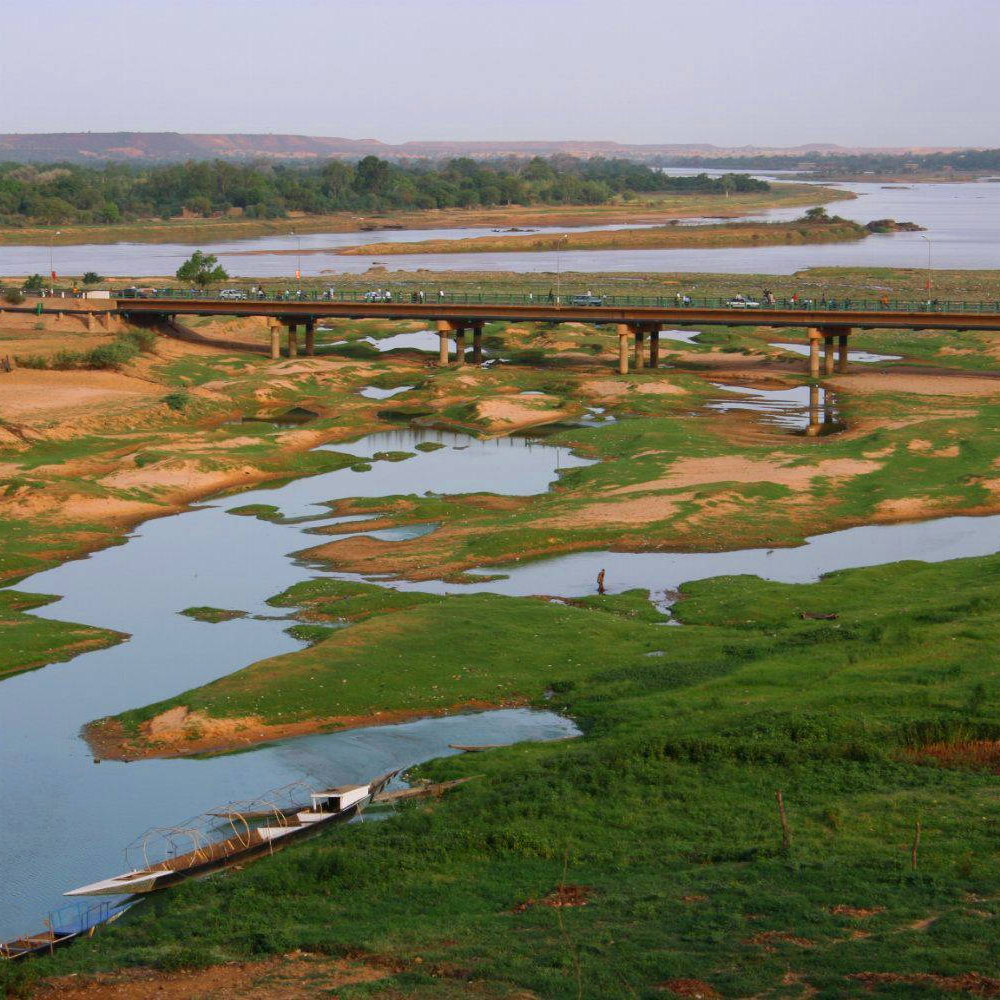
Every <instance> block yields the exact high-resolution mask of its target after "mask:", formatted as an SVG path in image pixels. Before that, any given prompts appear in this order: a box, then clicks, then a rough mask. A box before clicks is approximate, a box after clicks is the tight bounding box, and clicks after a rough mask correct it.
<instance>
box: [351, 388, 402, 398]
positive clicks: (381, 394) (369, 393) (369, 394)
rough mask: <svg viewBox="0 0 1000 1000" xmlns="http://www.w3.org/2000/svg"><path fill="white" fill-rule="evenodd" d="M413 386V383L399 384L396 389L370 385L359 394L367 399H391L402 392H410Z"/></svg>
mask: <svg viewBox="0 0 1000 1000" xmlns="http://www.w3.org/2000/svg"><path fill="white" fill-rule="evenodd" d="M412 388H413V386H412V385H397V386H396V388H395V389H380V388H379V387H378V386H377V385H369V386H366V387H365V388H364V389H362V390H361V392H360V393H359V395H362V396H365V397H366V398H367V399H391V398H392V397H393V396H398V395H399V394H400V393H402V392H409V391H410V390H411V389H412Z"/></svg>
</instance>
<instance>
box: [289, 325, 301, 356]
mask: <svg viewBox="0 0 1000 1000" xmlns="http://www.w3.org/2000/svg"><path fill="white" fill-rule="evenodd" d="M288 356H289V357H290V358H297V357H298V356H299V324H298V323H289V324H288Z"/></svg>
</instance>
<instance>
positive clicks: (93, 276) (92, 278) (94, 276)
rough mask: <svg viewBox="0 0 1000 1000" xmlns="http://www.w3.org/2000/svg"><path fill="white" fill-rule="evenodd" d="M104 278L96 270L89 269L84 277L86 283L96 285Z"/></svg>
mask: <svg viewBox="0 0 1000 1000" xmlns="http://www.w3.org/2000/svg"><path fill="white" fill-rule="evenodd" d="M103 280H104V279H103V278H102V277H101V276H100V275H99V274H98V273H97V272H96V271H87V273H86V274H84V276H83V278H82V281H83V283H84V284H85V285H96V284H97V283H98V282H99V281H103Z"/></svg>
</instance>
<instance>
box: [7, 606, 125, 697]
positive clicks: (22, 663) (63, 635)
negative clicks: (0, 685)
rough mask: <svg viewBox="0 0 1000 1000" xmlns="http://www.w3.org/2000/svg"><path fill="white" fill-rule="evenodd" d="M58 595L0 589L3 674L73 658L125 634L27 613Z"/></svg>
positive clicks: (110, 644) (99, 647)
mask: <svg viewBox="0 0 1000 1000" xmlns="http://www.w3.org/2000/svg"><path fill="white" fill-rule="evenodd" d="M58 599H59V598H58V597H48V596H45V595H42V594H22V593H19V592H18V591H15V590H0V637H2V638H0V678H3V677H10V676H11V675H13V674H16V673H20V672H21V671H23V670H33V669H34V668H35V667H41V666H44V665H45V664H47V663H60V662H62V661H64V660H71V659H73V657H74V656H78V655H79V654H80V653H84V652H87V651H88V650H92V649H101V648H102V647H104V646H113V645H114V644H115V643H117V642H121V641H122V640H123V639H124V638H125V636H123V635H121V634H120V633H118V632H112V631H110V630H109V629H103V628H91V627H90V626H88V625H74V624H71V623H69V622H61V621H50V620H49V619H48V618H36V617H35V616H34V615H31V614H27V613H26V612H30V611H33V610H34V609H35V608H42V607H45V605H46V604H51V603H52V602H53V601H57V600H58Z"/></svg>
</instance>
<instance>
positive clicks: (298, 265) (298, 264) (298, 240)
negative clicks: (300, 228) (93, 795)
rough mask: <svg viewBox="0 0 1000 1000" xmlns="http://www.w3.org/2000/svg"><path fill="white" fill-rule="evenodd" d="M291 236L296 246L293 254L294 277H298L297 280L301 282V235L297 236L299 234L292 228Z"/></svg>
mask: <svg viewBox="0 0 1000 1000" xmlns="http://www.w3.org/2000/svg"><path fill="white" fill-rule="evenodd" d="M292 236H294V237H295V246H296V248H297V249H296V254H295V277H296V278H298V279H299V281H300V282H301V281H302V237H301V236H299V234H298V233H297V232H295V230H294V229H293V230H292Z"/></svg>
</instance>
